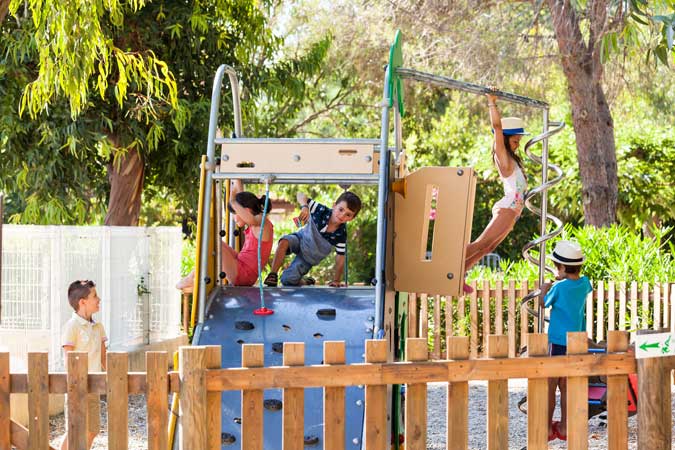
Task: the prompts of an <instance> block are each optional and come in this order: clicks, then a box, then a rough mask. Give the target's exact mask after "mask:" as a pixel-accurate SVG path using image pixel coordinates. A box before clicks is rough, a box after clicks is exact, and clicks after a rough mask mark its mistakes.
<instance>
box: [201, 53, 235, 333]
mask: <svg viewBox="0 0 675 450" xmlns="http://www.w3.org/2000/svg"><path fill="white" fill-rule="evenodd" d="M225 73H227V74H228V76H229V78H230V85H231V88H232V98H233V107H234V131H235V134H237V135H240V134H241V107H240V104H239V83H238V80H237V73H236V72H235V70H234V69H233V68H232V67H230V66H228V65H225V64H223V65H221V66H220V67H218V70H217V71H216V76H215V78H214V80H213V90H212V92H211V111H210V114H209V137H208V142H207V143H206V180H205V182H204V208H203V213H204V214H203V217H202V242H201V255H200V256H201V258H200V261H199V273H200V274H201V275H202V276H201V277H200V279H199V299H198V302H199V316H198V323H203V322H204V315H205V313H206V280H205V274H206V270H207V267H208V258H209V254H210V252H209V239H208V236H209V225H210V215H211V191H212V186H213V172H214V169H215V161H216V158H215V153H216V132H217V129H218V108H219V107H220V91H221V88H222V85H223V75H224V74H225ZM230 234H231V233H230ZM218 263H220V261H218ZM217 269H219V268H217ZM213 282H214V283H215V280H213Z"/></svg>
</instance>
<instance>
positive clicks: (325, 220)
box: [265, 191, 361, 287]
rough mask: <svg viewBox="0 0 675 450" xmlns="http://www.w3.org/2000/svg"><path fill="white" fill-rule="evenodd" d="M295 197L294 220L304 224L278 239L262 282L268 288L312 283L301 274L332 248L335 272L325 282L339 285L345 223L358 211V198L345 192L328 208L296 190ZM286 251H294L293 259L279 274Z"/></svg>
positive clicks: (345, 232) (287, 252)
mask: <svg viewBox="0 0 675 450" xmlns="http://www.w3.org/2000/svg"><path fill="white" fill-rule="evenodd" d="M297 200H298V203H300V215H299V216H298V219H299V221H300V222H302V223H304V224H305V226H303V227H302V228H301V229H300V230H298V231H297V232H295V233H291V234H287V235H286V236H282V237H281V239H279V245H278V247H277V250H276V252H275V253H274V259H273V260H272V267H271V271H270V273H269V274H268V275H267V278H265V284H266V285H267V286H272V287H273V286H276V285H277V283H278V282H279V281H281V284H283V285H284V286H302V285H308V284H314V282H315V281H314V279H313V278H311V277H308V276H305V275H307V273H308V272H309V271H310V269H311V268H312V267H313V266H315V265H317V264H319V263H320V262H321V260H322V259H324V258H325V257H326V256H328V254H329V253H330V252H331V250H332V249H333V248H335V273H334V274H333V281H331V282H330V283H329V285H330V286H333V287H340V286H342V285H343V283H342V281H341V279H342V273H343V271H344V266H345V252H346V245H347V227H346V226H345V224H346V223H347V222H349V221H351V220H353V219H354V218H355V217H356V215H357V214H358V213H359V211H360V210H361V199H360V198H359V197H358V196H357V195H356V194H354V193H353V192H349V191H345V192H343V193H342V194H341V195H340V196H339V197H338V199H337V200H336V201H335V204H334V205H333V208H332V209H331V208H328V207H327V206H325V205H322V204H321V203H318V202H316V201H314V200H312V199H310V198H308V197H307V196H306V195H305V194H303V193H302V192H299V193H298V195H297ZM290 253H293V254H295V258H294V259H293V261H292V262H291V264H290V266H288V267H287V268H286V270H284V271H283V272H282V274H281V277H279V276H278V275H277V272H278V270H279V269H280V268H281V265H282V264H283V262H284V259H285V258H286V255H287V254H290Z"/></svg>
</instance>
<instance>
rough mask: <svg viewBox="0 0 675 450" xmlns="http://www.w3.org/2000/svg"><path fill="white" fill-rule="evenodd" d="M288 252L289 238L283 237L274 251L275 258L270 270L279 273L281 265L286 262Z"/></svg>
mask: <svg viewBox="0 0 675 450" xmlns="http://www.w3.org/2000/svg"><path fill="white" fill-rule="evenodd" d="M287 252H288V240H287V239H284V238H281V239H279V245H277V251H276V252H274V259H272V266H271V267H270V271H271V272H273V273H277V272H278V271H279V268H281V265H282V264H283V263H284V259H285V258H286V253H287Z"/></svg>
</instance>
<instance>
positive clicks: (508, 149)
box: [492, 134, 523, 170]
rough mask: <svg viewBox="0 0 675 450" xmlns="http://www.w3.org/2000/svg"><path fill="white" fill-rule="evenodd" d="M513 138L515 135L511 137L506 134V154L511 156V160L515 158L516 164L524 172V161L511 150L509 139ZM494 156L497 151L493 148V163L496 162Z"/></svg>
mask: <svg viewBox="0 0 675 450" xmlns="http://www.w3.org/2000/svg"><path fill="white" fill-rule="evenodd" d="M511 136H513V135H509V134H505V135H504V148H506V152H507V153H508V154H509V156H510V157H511V158H513V160H514V161H515V162H516V164H518V167H520V169H521V170H522V169H523V160H522V159H521V158H520V156H518V154H517V153H516V152H515V151H514V150H513V149H512V148H511V143H510V142H509V138H510V137H511ZM494 154H495V150H494V147H493V148H492V160H493V161H494V159H495V158H494Z"/></svg>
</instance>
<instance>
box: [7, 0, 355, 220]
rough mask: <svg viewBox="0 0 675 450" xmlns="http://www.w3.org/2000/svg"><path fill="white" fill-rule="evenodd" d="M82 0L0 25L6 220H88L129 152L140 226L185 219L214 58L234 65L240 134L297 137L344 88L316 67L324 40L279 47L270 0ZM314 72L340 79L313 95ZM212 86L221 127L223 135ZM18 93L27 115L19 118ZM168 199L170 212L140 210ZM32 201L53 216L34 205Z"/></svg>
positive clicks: (227, 126)
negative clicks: (49, 38)
mask: <svg viewBox="0 0 675 450" xmlns="http://www.w3.org/2000/svg"><path fill="white" fill-rule="evenodd" d="M16 3H18V2H15V4H14V7H15V8H16V6H17V4H16ZM62 3H63V2H62ZM86 3H87V4H86V5H84V4H82V2H81V1H79V0H78V1H76V2H65V3H63V4H60V3H59V4H58V5H57V4H56V3H54V5H52V2H50V1H48V0H42V1H38V0H34V1H32V2H31V4H30V5H31V8H33V9H31V8H29V9H28V12H27V15H24V14H18V13H17V14H16V15H15V17H8V18H7V20H6V21H5V22H4V23H3V27H2V29H0V35H1V39H0V55H1V56H0V80H1V81H2V83H0V90H1V91H2V96H1V98H0V110H1V111H2V113H3V116H2V117H3V119H2V123H0V154H2V155H3V164H2V165H1V166H0V175H1V176H0V189H2V190H4V191H6V192H8V193H9V202H8V205H7V210H8V214H9V215H11V216H12V217H13V220H14V221H16V222H21V223H66V224H78V223H100V222H101V221H102V218H103V217H104V215H105V211H106V209H107V198H108V194H109V189H110V188H109V186H108V184H107V183H106V179H107V175H108V172H109V171H110V170H112V169H113V168H114V167H115V165H116V164H118V163H119V162H120V157H121V156H123V155H125V154H127V152H129V151H131V150H136V151H138V152H139V153H140V155H141V157H142V158H143V162H144V166H145V179H144V182H145V186H146V187H147V188H146V189H145V190H144V192H143V197H142V198H143V202H144V204H146V205H148V206H145V207H143V209H142V211H143V214H149V216H147V217H142V218H141V222H142V223H158V224H171V223H175V222H176V221H177V220H180V219H181V217H180V216H181V215H188V216H193V215H195V209H196V203H197V191H198V189H197V180H198V173H199V159H200V155H201V154H202V153H203V151H204V148H205V145H206V141H207V132H208V121H209V108H210V96H211V88H212V80H213V76H214V74H215V72H216V69H217V68H218V66H219V65H220V64H223V63H225V64H229V65H231V66H233V67H235V68H236V70H237V71H238V73H239V74H240V79H241V81H242V109H243V111H242V114H243V119H244V120H243V123H244V135H246V136H272V137H277V136H293V135H296V134H297V133H300V132H302V129H303V127H304V126H306V125H307V123H309V122H311V120H313V119H312V118H318V117H320V116H321V114H323V113H322V111H327V110H330V109H331V108H333V107H335V105H336V103H339V102H340V101H341V99H342V97H343V96H344V95H345V93H346V92H348V91H349V90H350V89H351V88H346V87H344V86H346V83H345V81H344V79H345V78H344V74H343V73H342V72H341V71H340V70H334V69H333V68H329V67H326V66H324V65H323V60H324V58H325V57H326V52H327V49H328V48H329V47H330V43H331V40H330V38H329V37H325V36H323V37H322V36H320V37H318V38H315V39H313V40H312V41H311V42H308V43H306V48H304V49H303V50H299V51H297V52H294V53H293V54H287V53H285V52H284V51H283V44H284V42H283V40H282V39H281V38H279V36H277V35H276V34H274V32H273V29H272V27H271V26H270V18H271V17H273V16H274V14H275V8H276V7H277V4H276V2H273V1H262V2H257V3H256V2H250V1H248V0H237V1H227V2H226V1H222V0H214V1H209V2H201V1H193V2H183V3H166V2H164V1H158V2H146V1H142V0H137V1H134V2H130V3H126V2H118V1H113V2H98V1H96V2H86ZM48 6H49V7H48ZM51 6H53V8H51ZM43 7H44V10H43V9H42V8H43ZM79 7H81V8H83V9H81V10H78V9H77V8H79ZM82 11H85V12H87V13H88V14H82V13H81V12H82ZM55 12H58V14H55ZM52 13H54V14H52ZM68 27H70V28H68ZM66 28H67V29H69V30H71V32H70V33H66V32H65V31H64V30H66ZM52 29H53V30H54V31H53V33H55V34H54V36H55V37H54V41H53V42H48V43H45V39H46V37H45V36H46V34H45V33H50V32H51V31H50V30H52ZM78 39H79V40H78ZM78 43H81V45H80V44H78ZM80 53H82V54H80ZM64 65H65V66H68V67H67V68H63V67H62V66H64ZM54 77H56V78H54ZM50 80H51V81H50ZM319 80H322V81H326V82H328V81H329V80H330V81H331V82H332V81H333V80H335V82H334V83H333V85H335V86H338V87H339V86H343V87H342V88H338V89H337V90H335V91H333V93H332V94H331V95H326V94H329V93H330V91H324V89H322V86H321V83H320V82H319ZM30 83H32V84H30ZM83 83H84V84H83ZM29 84H30V87H28V88H27V86H28V85H29ZM174 85H175V86H174ZM26 89H27V90H26ZM225 89H227V82H226V83H225ZM223 94H224V95H223V102H222V108H221V111H220V125H221V126H220V128H221V130H222V131H223V133H224V134H225V135H230V134H231V133H232V131H233V130H232V123H233V112H232V101H231V98H230V96H228V95H227V94H226V93H223ZM22 98H23V99H24V100H23V101H24V102H28V103H27V104H28V105H29V107H30V111H31V113H32V114H37V113H40V112H41V113H40V115H39V116H36V117H26V115H24V116H23V117H21V116H20V115H19V113H18V110H19V108H20V104H21V101H22V100H21V99H22ZM47 106H48V108H47ZM44 108H47V109H44ZM308 115H309V118H308ZM74 116H76V117H75V118H73V117H74ZM167 198H169V199H170V201H169V203H170V205H171V207H170V208H166V207H163V208H162V207H157V206H156V204H155V206H152V205H153V202H154V201H155V199H157V200H159V201H161V200H164V199H167ZM44 205H47V206H48V207H49V210H50V211H52V212H51V213H49V214H41V213H40V211H42V210H43V208H44Z"/></svg>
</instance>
